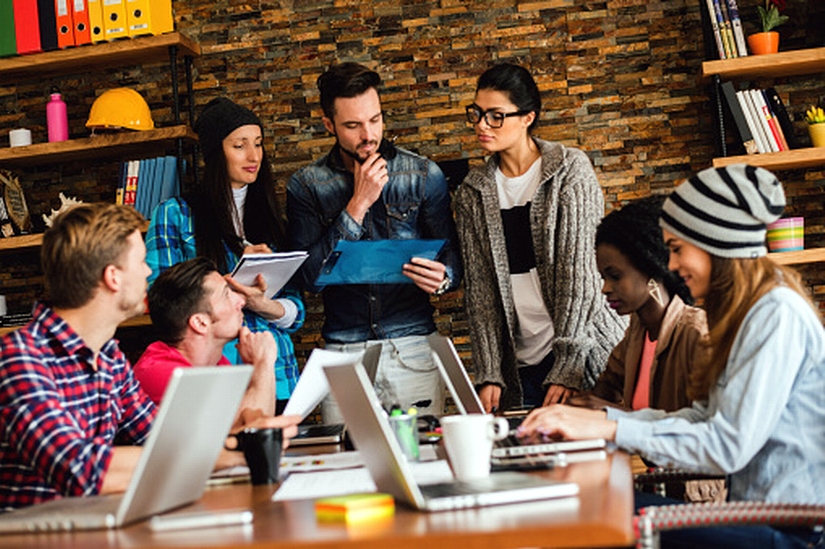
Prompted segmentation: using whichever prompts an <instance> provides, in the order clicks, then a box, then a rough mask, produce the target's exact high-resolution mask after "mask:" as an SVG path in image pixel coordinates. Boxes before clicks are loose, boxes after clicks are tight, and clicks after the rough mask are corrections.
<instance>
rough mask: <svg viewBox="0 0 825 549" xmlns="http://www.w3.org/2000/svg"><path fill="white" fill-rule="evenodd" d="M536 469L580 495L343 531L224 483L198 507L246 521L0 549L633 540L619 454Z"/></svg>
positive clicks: (301, 505)
mask: <svg viewBox="0 0 825 549" xmlns="http://www.w3.org/2000/svg"><path fill="white" fill-rule="evenodd" d="M341 474H346V472H342V473H341ZM536 474H541V475H545V476H547V477H549V478H555V479H559V480H572V481H575V482H577V483H579V486H580V489H581V493H580V495H579V497H578V498H567V499H564V500H556V501H545V502H533V503H524V504H517V505H505V506H498V507H486V508H480V509H472V510H465V511H451V512H444V513H419V512H414V511H411V510H408V509H406V508H403V507H398V508H397V509H396V514H395V516H394V517H392V518H389V519H387V520H385V521H383V522H378V523H373V524H365V525H360V526H349V527H347V526H345V525H342V524H322V523H318V522H316V520H315V513H314V510H313V502H312V500H299V501H290V502H285V503H273V502H272V501H271V500H270V496H271V495H272V494H273V493H274V491H275V487H274V486H252V485H250V484H246V483H236V484H225V485H217V486H212V487H209V488H208V489H207V491H206V493H205V494H204V496H203V498H202V499H201V501H200V502H199V503H198V504H196V506H197V507H201V508H205V509H231V508H252V509H253V510H254V512H255V520H254V522H253V524H251V525H246V526H227V527H223V528H204V529H196V530H184V531H177V532H164V533H158V534H155V533H152V532H151V531H150V530H149V528H148V527H147V525H146V523H145V522H142V523H138V524H135V525H132V526H129V527H127V528H123V529H120V530H112V531H97V532H81V533H73V534H37V535H26V536H0V548H5V547H26V548H27V549H28V548H41V547H42V548H52V547H54V548H57V547H59V548H61V549H63V548H69V549H72V548H77V549H80V548H83V549H95V548H98V547H129V548H137V547H156V548H165V547H220V548H224V549H228V548H249V547H254V548H266V547H290V548H292V547H297V548H301V549H311V548H325V549H329V548H356V547H357V548H359V549H469V548H472V547H480V548H489V549H505V548H509V547H512V548H517V547H622V546H629V545H632V544H633V542H634V537H633V530H632V525H631V519H632V516H633V486H632V478H631V473H630V462H629V458H628V456H627V455H626V454H624V453H621V452H618V453H615V454H612V455H610V456H609V457H608V458H607V460H605V461H596V462H587V463H578V464H573V465H570V466H569V467H566V468H558V469H556V470H553V471H548V472H542V473H536ZM192 510H193V507H187V508H185V509H183V510H182V512H188V511H192Z"/></svg>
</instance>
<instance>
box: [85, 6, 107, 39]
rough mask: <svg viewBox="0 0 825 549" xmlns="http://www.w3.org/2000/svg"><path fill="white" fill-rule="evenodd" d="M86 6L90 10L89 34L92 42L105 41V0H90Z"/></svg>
mask: <svg viewBox="0 0 825 549" xmlns="http://www.w3.org/2000/svg"><path fill="white" fill-rule="evenodd" d="M86 7H87V8H88V10H89V31H90V32H89V34H90V37H91V39H92V43H95V44H96V43H98V42H104V41H105V40H106V30H105V29H104V28H103V0H88V2H87V3H86Z"/></svg>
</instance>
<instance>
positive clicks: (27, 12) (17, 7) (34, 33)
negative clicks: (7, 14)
mask: <svg viewBox="0 0 825 549" xmlns="http://www.w3.org/2000/svg"><path fill="white" fill-rule="evenodd" d="M14 33H15V37H16V39H17V53H20V54H23V53H37V52H40V51H43V50H42V49H40V16H39V15H38V12H37V0H14Z"/></svg>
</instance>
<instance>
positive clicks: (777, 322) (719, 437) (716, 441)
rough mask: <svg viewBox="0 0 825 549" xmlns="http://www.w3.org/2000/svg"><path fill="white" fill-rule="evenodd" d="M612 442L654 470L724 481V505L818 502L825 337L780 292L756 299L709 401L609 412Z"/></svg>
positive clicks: (824, 425) (824, 434) (824, 497)
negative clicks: (726, 484)
mask: <svg viewBox="0 0 825 549" xmlns="http://www.w3.org/2000/svg"><path fill="white" fill-rule="evenodd" d="M608 418H610V419H616V420H617V421H618V430H617V432H616V443H617V444H618V445H620V446H621V447H623V448H625V449H627V450H629V451H631V452H637V453H639V454H642V455H644V456H645V457H646V458H649V459H650V460H652V461H653V462H655V463H656V464H658V465H661V466H665V467H678V468H683V469H688V470H694V471H700V472H707V473H715V474H720V473H721V474H727V475H730V486H729V487H730V499H731V500H732V501H738V500H752V501H755V500H760V501H772V502H784V503H813V504H823V503H825V330H823V327H822V324H821V323H820V321H819V319H818V318H817V317H816V315H815V314H814V313H813V311H812V310H811V308H810V306H809V305H808V303H807V302H806V301H805V300H804V299H803V298H802V297H801V296H799V294H797V293H796V292H794V291H792V290H790V289H788V288H776V289H774V290H772V291H770V292H769V293H767V294H766V295H764V296H763V297H762V298H760V299H759V301H757V302H756V304H755V305H754V306H753V308H751V310H750V311H749V312H748V314H747V315H746V316H745V319H744V321H743V322H742V325H741V327H740V329H739V332H738V333H737V334H736V338H735V340H734V342H733V347H732V348H731V352H730V356H729V357H728V363H727V366H726V368H725V371H724V372H723V373H722V375H721V376H720V377H719V379H718V380H717V382H716V385H715V387H713V388H712V389H711V392H710V395H709V398H708V402H707V403H694V404H693V407H692V408H684V409H682V410H679V411H676V412H673V413H670V414H668V413H665V412H662V411H656V410H650V409H646V410H640V411H638V412H621V411H618V410H608Z"/></svg>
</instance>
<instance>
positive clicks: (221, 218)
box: [184, 147, 286, 273]
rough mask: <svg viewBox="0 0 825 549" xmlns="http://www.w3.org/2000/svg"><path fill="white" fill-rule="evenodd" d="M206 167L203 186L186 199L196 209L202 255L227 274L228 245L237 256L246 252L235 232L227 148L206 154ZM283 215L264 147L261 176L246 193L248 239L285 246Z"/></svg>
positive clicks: (198, 245)
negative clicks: (212, 153)
mask: <svg viewBox="0 0 825 549" xmlns="http://www.w3.org/2000/svg"><path fill="white" fill-rule="evenodd" d="M204 166H205V170H204V171H205V174H204V177H203V180H202V182H201V184H200V187H199V188H198V189H195V190H194V191H193V192H191V193H189V194H187V195H186V196H185V197H184V199H185V200H186V202H187V203H188V204H189V206H190V207H191V208H192V215H193V217H194V223H195V245H196V249H197V252H198V255H200V256H204V257H207V258H209V259H211V260H212V261H214V262H215V264H216V265H217V266H218V270H219V271H220V272H221V273H227V272H228V271H229V265H227V262H226V250H225V248H224V245H225V246H226V247H228V248H229V249H230V250H232V252H234V253H235V254H237V255H241V254H242V253H243V250H244V245H243V239H242V238H241V237H240V236H239V235H238V234H237V233H236V232H235V224H234V222H233V219H234V216H235V215H236V214H235V203H234V198H233V197H232V188H231V185H230V182H229V178H228V176H227V168H226V166H227V164H226V156H225V155H224V153H223V147H221V148H220V149H218V151H217V152H216V153H215V154H214V155H210V156H207V157H205V158H204ZM281 216H282V214H281V208H280V207H279V203H278V197H277V195H276V193H275V184H274V182H273V180H272V168H271V167H270V165H269V160H268V159H267V154H266V150H265V149H264V151H263V156H262V158H261V167H260V169H259V170H258V177H257V178H256V179H255V181H254V182H252V183H250V184H249V186H248V191H247V195H246V205H245V206H244V218H243V220H242V221H243V228H244V233H245V236H246V238H247V240H249V241H251V242H254V243H256V244H259V243H264V244H268V245H269V246H270V247H273V246H274V247H275V248H276V249H282V248H283V247H284V246H285V244H286V240H285V238H284V234H285V233H284V229H283V220H282V217H281Z"/></svg>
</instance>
